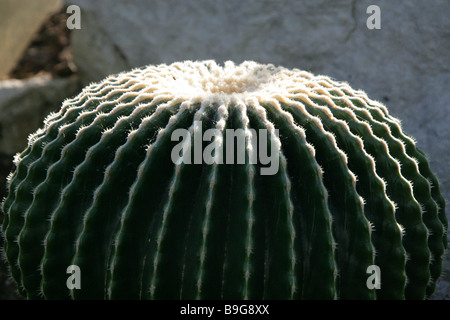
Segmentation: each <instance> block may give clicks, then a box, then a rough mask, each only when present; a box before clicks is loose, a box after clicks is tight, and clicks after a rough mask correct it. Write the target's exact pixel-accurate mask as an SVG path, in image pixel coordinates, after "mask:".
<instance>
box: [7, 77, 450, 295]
mask: <svg viewBox="0 0 450 320" xmlns="http://www.w3.org/2000/svg"><path fill="white" fill-rule="evenodd" d="M144 71H145V69H137V70H135V71H133V72H132V73H129V74H127V75H125V76H123V77H118V78H117V79H115V78H109V79H107V80H106V81H104V82H103V83H101V84H99V85H92V86H90V87H88V88H87V89H85V90H84V92H83V93H82V94H80V95H79V96H78V97H76V98H74V99H72V100H67V101H66V102H65V103H64V105H63V107H62V109H61V111H60V112H59V113H57V114H53V115H51V116H49V117H48V118H47V120H46V124H45V127H44V129H43V130H40V131H38V132H37V133H36V134H35V135H33V136H31V137H30V144H29V147H28V148H27V149H26V150H25V151H24V152H23V153H22V154H20V156H18V157H17V159H16V165H17V169H16V172H15V173H14V175H13V176H11V177H10V182H9V184H10V185H9V189H10V193H9V196H8V197H7V198H6V199H5V201H4V203H3V209H4V212H5V220H4V225H3V232H4V236H5V240H6V244H5V254H6V258H7V260H8V261H10V263H11V272H12V275H13V277H14V279H15V280H16V281H17V282H18V284H19V287H20V291H21V292H22V293H23V294H24V295H25V296H26V297H28V298H39V297H42V296H44V297H46V298H50V299H52V298H68V297H73V298H112V299H115V298H144V299H145V298H154V299H157V298H208V297H214V298H244V299H245V298H286V299H299V298H325V299H333V298H343V299H346V298H357V299H374V298H385V299H388V298H391V299H402V298H416V299H417V298H424V297H426V296H428V295H429V294H430V293H431V292H433V290H434V286H435V283H434V281H435V279H436V278H437V277H438V276H439V274H440V272H441V269H440V268H441V263H442V255H443V252H444V248H445V247H446V245H447V243H446V234H445V232H444V231H445V230H446V229H447V222H446V218H445V201H444V200H443V198H442V196H441V195H440V193H439V187H438V183H437V180H436V178H435V176H434V175H433V174H432V173H431V171H430V169H429V167H428V164H427V161H426V158H425V156H424V155H423V153H421V152H420V151H419V150H418V149H417V148H416V147H415V144H414V142H413V141H412V140H411V138H409V137H407V136H405V135H404V134H403V133H402V131H401V128H400V125H399V123H398V121H397V120H396V119H393V118H391V117H390V116H389V114H388V113H387V111H386V109H385V108H384V107H383V106H382V105H380V104H378V103H376V102H373V101H371V100H369V99H368V98H367V97H366V96H365V95H364V94H363V93H362V92H355V91H353V90H352V89H351V88H349V87H348V86H347V85H345V84H342V83H336V82H333V81H331V80H330V79H328V78H326V77H313V76H312V75H310V74H308V73H305V72H299V73H298V79H297V80H298V81H300V82H301V84H302V85H301V86H298V87H296V86H295V81H293V85H292V88H289V92H290V93H289V95H273V96H271V97H270V98H267V97H264V98H259V97H257V96H256V97H255V96H251V95H249V97H247V98H245V99H243V100H239V99H234V100H233V99H232V100H231V101H226V102H224V103H222V104H220V103H219V104H217V103H215V102H211V101H208V100H206V101H186V100H185V99H183V98H180V97H177V96H176V94H174V95H172V96H171V95H170V94H167V93H164V94H155V92H154V88H155V87H156V88H157V83H155V82H150V84H149V82H148V81H147V80H146V74H145V72H144ZM294 80H295V79H294ZM306 88H307V89H306ZM196 120H197V121H198V120H200V121H202V123H203V124H204V125H205V126H206V127H208V128H216V129H219V130H220V131H221V132H222V133H223V132H224V130H225V129H226V128H234V129H236V128H243V129H244V131H246V132H247V137H248V140H251V135H250V134H248V130H249V128H255V129H268V131H269V133H270V136H271V141H275V143H277V144H278V146H279V147H280V151H281V153H280V159H281V160H280V164H281V166H280V169H279V172H278V173H277V174H276V175H274V176H260V175H257V174H256V172H258V170H257V166H258V164H256V165H255V164H250V163H247V164H245V165H234V166H233V165H231V166H229V165H215V164H214V165H212V166H210V165H186V164H183V163H181V164H174V163H172V161H171V159H170V150H171V148H172V147H173V142H171V139H170V134H171V132H173V130H175V129H176V128H188V129H189V130H190V131H191V132H193V131H195V130H198V128H195V127H194V125H193V123H194V121H196ZM275 128H277V129H279V132H280V138H278V137H276V135H275V133H274V130H275ZM224 139H225V136H223V137H222V139H217V140H216V141H215V142H216V143H222V144H223V143H224ZM251 145H252V144H251V141H248V144H247V148H246V152H247V157H249V158H250V157H251V156H252V154H251V153H252V152H255V150H252V148H251ZM71 264H76V265H78V266H80V267H81V270H82V272H83V288H82V290H73V291H72V292H70V291H69V290H68V289H67V288H66V286H65V285H66V279H67V274H66V273H65V271H66V268H67V266H68V265H71ZM374 264H375V265H378V266H379V267H380V269H381V270H382V277H383V278H382V288H381V289H380V290H378V291H374V290H370V289H368V288H367V286H366V279H367V277H368V274H367V273H366V269H367V267H368V266H369V265H374Z"/></svg>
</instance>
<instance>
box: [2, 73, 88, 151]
mask: <svg viewBox="0 0 450 320" xmlns="http://www.w3.org/2000/svg"><path fill="white" fill-rule="evenodd" d="M79 90H80V82H79V79H78V78H77V77H75V76H73V77H69V78H59V79H58V78H57V79H52V78H51V77H50V76H48V75H45V76H41V77H34V78H29V79H26V80H17V79H11V80H4V81H1V82H0V152H1V153H4V154H8V155H14V154H15V153H17V152H20V151H22V150H23V149H24V148H25V147H26V146H27V142H28V136H29V135H30V134H31V133H33V132H35V131H36V130H37V129H38V128H41V127H42V126H43V120H44V119H45V117H46V116H47V115H48V114H49V113H50V112H52V111H57V110H59V108H60V107H61V104H62V102H63V101H64V100H65V99H66V98H69V97H71V96H74V95H75V94H77V93H78V92H79Z"/></svg>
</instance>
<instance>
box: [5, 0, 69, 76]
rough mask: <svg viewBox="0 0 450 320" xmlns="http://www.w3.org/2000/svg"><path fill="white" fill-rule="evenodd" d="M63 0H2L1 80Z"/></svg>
mask: <svg viewBox="0 0 450 320" xmlns="http://www.w3.org/2000/svg"><path fill="white" fill-rule="evenodd" d="M62 3H63V2H62V0H20V1H17V0H2V1H1V2H0V39H1V42H0V61H1V63H0V78H5V77H6V75H7V74H8V73H9V71H10V70H11V69H12V68H13V67H14V66H15V65H16V63H17V62H18V60H19V58H20V57H21V55H22V53H23V51H24V50H25V48H26V47H27V46H28V44H29V42H30V40H31V38H32V37H33V35H34V33H36V32H37V31H38V29H39V27H40V26H41V24H42V22H44V20H45V19H46V18H47V17H48V15H49V14H51V13H53V12H54V11H55V10H57V9H58V8H60V7H61V6H62Z"/></svg>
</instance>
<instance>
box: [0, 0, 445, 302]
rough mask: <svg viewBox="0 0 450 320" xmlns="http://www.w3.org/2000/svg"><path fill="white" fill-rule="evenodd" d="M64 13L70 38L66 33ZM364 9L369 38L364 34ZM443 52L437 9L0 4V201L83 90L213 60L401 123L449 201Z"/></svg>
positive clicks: (196, 2)
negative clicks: (77, 16) (343, 99)
mask: <svg viewBox="0 0 450 320" xmlns="http://www.w3.org/2000/svg"><path fill="white" fill-rule="evenodd" d="M71 4H75V5H78V6H79V7H80V9H81V29H79V30H77V29H75V30H69V29H68V28H67V27H66V24H65V21H66V19H67V16H68V15H67V14H66V13H65V12H66V7H67V6H68V5H71ZM372 4H376V5H378V6H379V7H380V9H381V29H379V30H377V29H374V30H369V29H368V28H367V26H366V21H367V19H368V17H369V16H370V14H368V13H367V12H366V10H367V8H368V6H369V5H372ZM449 53H450V2H449V1H448V0H430V1H422V0H411V1H408V2H406V1H401V2H393V1H388V0H377V1H376V0H372V1H369V0H359V1H356V0H340V1H332V0H305V1H298V0H284V1H282V0H245V1H242V0H227V1H217V0H153V1H145V0H130V1H114V2H113V1H107V0H98V1H90V0H72V1H70V0H1V1H0V79H1V81H0V197H1V198H3V197H4V192H5V189H4V183H1V181H4V180H5V179H6V176H7V175H8V174H9V172H10V171H11V169H12V166H11V159H12V156H13V155H14V154H15V153H16V152H19V151H21V150H22V149H23V148H24V147H25V146H26V143H27V136H28V135H29V134H30V133H32V132H34V131H35V130H36V129H38V128H39V127H40V126H41V125H42V120H43V119H44V118H45V116H46V115H47V114H48V113H49V112H50V111H54V110H57V108H58V107H59V106H60V104H61V102H62V101H63V100H64V99H65V98H68V97H72V96H74V95H76V94H77V93H78V92H79V91H80V90H81V88H82V87H83V86H84V85H86V84H89V83H90V82H92V81H99V80H101V79H102V78H104V77H105V76H107V75H109V74H112V73H117V72H120V71H125V70H129V69H131V68H133V67H139V66H142V65H146V64H159V63H171V62H174V61H179V60H187V59H192V60H203V59H215V60H216V61H218V62H224V61H226V60H233V61H235V62H236V63H239V62H242V61H244V60H255V61H258V62H261V63H272V64H275V65H282V66H284V67H288V68H299V69H304V70H308V71H310V72H313V73H315V74H325V75H328V76H331V77H333V78H334V79H335V80H341V81H347V82H348V83H349V84H350V85H351V86H352V87H353V88H355V89H362V90H364V91H366V92H367V94H368V96H369V97H371V98H372V99H375V100H378V101H380V102H383V103H384V104H386V106H387V107H388V108H389V110H390V113H391V114H392V115H394V116H396V117H398V118H399V119H402V123H403V127H404V130H405V131H406V132H407V133H409V134H411V135H412V136H414V137H415V138H416V140H417V144H418V147H419V148H420V149H422V150H423V151H425V152H426V153H427V154H428V156H429V158H430V165H431V167H432V169H433V170H434V172H435V173H436V174H437V175H438V177H439V178H440V181H441V189H442V190H443V193H444V196H445V197H446V198H447V199H450V175H449V172H448V168H449V165H450V152H449V150H450V133H449V124H450V121H449V120H450V119H449V112H450V90H449V89H448V84H449V83H450V54H449ZM447 214H448V215H450V210H447ZM1 219H2V218H1V217H0V220H1ZM449 219H450V217H449ZM444 269H445V271H444V275H443V276H442V277H441V279H440V281H439V282H438V288H437V290H436V292H435V294H434V295H433V297H432V298H433V299H450V255H447V257H446V260H445V264H444ZM6 274H7V273H6V267H5V266H4V265H1V266H0V299H15V298H17V297H16V296H15V294H14V287H13V284H12V283H11V282H10V281H9V280H8V278H7V276H6Z"/></svg>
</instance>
